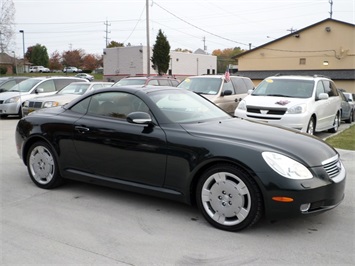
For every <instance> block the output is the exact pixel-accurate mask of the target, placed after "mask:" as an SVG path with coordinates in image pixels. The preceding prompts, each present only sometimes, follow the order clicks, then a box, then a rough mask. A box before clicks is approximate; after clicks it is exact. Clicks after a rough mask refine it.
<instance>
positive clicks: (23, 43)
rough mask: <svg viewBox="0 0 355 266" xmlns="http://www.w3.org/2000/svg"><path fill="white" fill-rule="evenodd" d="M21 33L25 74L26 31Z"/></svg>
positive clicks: (24, 70)
mask: <svg viewBox="0 0 355 266" xmlns="http://www.w3.org/2000/svg"><path fill="white" fill-rule="evenodd" d="M19 32H20V33H22V50H23V72H26V67H25V31H24V30H19Z"/></svg>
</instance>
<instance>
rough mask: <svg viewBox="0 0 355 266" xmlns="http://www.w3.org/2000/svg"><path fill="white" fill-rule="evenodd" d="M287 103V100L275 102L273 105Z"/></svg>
mask: <svg viewBox="0 0 355 266" xmlns="http://www.w3.org/2000/svg"><path fill="white" fill-rule="evenodd" d="M288 103H290V101H288V100H280V101H278V102H276V103H275V104H279V105H286V104H288Z"/></svg>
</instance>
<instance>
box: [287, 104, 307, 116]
mask: <svg viewBox="0 0 355 266" xmlns="http://www.w3.org/2000/svg"><path fill="white" fill-rule="evenodd" d="M306 110H307V105H306V104H299V105H295V106H292V107H291V108H289V109H288V110H287V113H289V114H302V113H304V112H306Z"/></svg>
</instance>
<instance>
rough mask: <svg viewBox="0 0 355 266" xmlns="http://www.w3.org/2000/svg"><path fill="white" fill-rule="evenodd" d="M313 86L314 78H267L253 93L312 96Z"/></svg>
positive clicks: (296, 96) (295, 96)
mask: <svg viewBox="0 0 355 266" xmlns="http://www.w3.org/2000/svg"><path fill="white" fill-rule="evenodd" d="M313 88H314V81H313V80H297V79H265V80H263V81H262V82H261V83H260V84H259V85H258V86H257V87H256V88H255V90H254V91H253V93H252V94H251V95H254V96H280V97H291V98H310V97H312V94H313Z"/></svg>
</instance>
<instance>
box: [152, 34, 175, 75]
mask: <svg viewBox="0 0 355 266" xmlns="http://www.w3.org/2000/svg"><path fill="white" fill-rule="evenodd" d="M151 61H152V63H153V69H154V70H155V71H156V72H157V73H158V75H163V74H165V73H166V72H167V71H168V69H169V63H170V44H169V42H168V40H167V38H166V36H165V35H164V34H163V32H162V31H161V29H160V30H159V32H158V35H157V39H156V41H155V44H154V46H153V56H152V57H151Z"/></svg>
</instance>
